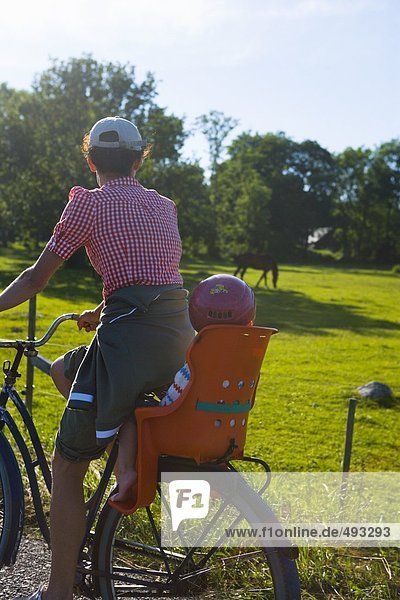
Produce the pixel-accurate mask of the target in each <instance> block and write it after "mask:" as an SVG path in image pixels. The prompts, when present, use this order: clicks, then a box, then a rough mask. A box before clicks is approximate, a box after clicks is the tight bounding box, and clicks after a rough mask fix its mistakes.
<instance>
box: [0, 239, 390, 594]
mask: <svg viewBox="0 0 400 600" xmlns="http://www.w3.org/2000/svg"><path fill="white" fill-rule="evenodd" d="M1 256H2V262H1V267H0V288H1V289H2V288H3V287H5V285H6V284H7V283H9V281H10V280H11V279H12V278H13V277H14V275H15V274H17V273H18V272H19V270H20V269H21V268H23V267H24V266H25V265H27V264H29V262H30V259H31V257H30V256H29V255H28V254H27V253H26V252H24V251H23V250H16V249H13V250H12V251H11V250H8V251H2V253H1ZM182 270H183V275H184V278H185V285H186V286H187V287H188V288H189V289H191V288H192V287H193V286H194V285H195V283H196V282H198V281H199V280H200V279H202V278H203V277H205V276H207V275H209V274H212V273H216V272H233V269H232V266H231V265H227V264H223V263H213V264H209V263H202V262H194V261H186V262H184V263H183V269H182ZM258 276H259V273H257V272H255V271H251V270H250V271H249V272H248V274H247V277H246V280H247V282H248V283H249V284H250V285H251V284H253V285H254V284H255V282H256V281H257V279H258ZM100 293H101V287H100V285H99V281H98V278H95V277H93V276H92V274H91V273H89V272H81V271H76V270H72V269H67V268H63V269H61V270H60V271H59V272H58V273H57V274H56V276H55V277H54V278H53V280H52V282H51V284H50V285H49V287H48V288H47V289H46V290H45V292H44V293H43V294H41V295H40V297H39V298H38V305H37V307H38V322H37V331H38V336H39V335H41V333H43V332H44V330H45V329H46V328H47V326H48V325H49V323H50V322H51V320H52V319H53V318H54V317H55V316H57V315H59V314H61V313H63V312H71V311H74V312H78V311H80V310H82V309H84V308H88V307H91V306H94V305H95V304H97V303H98V301H99V298H100ZM256 297H257V324H258V325H265V326H267V325H269V326H273V327H277V328H278V329H279V331H280V333H279V335H277V336H275V337H274V338H272V340H271V342H270V346H269V349H268V352H267V356H266V360H265V363H264V367H263V373H262V379H261V381H260V385H259V388H258V394H257V402H256V405H255V407H254V409H253V411H252V413H251V418H250V424H249V430H248V438H247V440H248V441H247V447H246V449H247V452H248V453H249V454H255V455H258V456H260V457H262V458H264V459H265V460H266V461H267V462H268V463H269V464H270V466H271V468H272V470H275V471H338V470H340V469H341V463H342V459H343V449H344V439H345V427H346V418H347V406H348V399H349V398H350V397H353V396H354V397H358V394H357V391H356V388H357V387H358V386H360V385H362V384H365V383H367V382H369V381H371V380H378V381H381V382H384V383H386V384H388V385H389V386H390V387H391V388H392V389H393V391H394V394H395V398H394V400H393V402H392V403H389V404H388V405H386V406H382V405H381V404H378V403H374V402H372V401H368V402H367V401H365V400H361V399H360V401H359V403H358V405H357V410H356V419H355V430H354V443H353V452H352V458H351V469H352V470H363V471H379V470H384V471H400V419H399V417H400V381H399V370H398V361H399V354H400V336H399V333H400V319H399V313H398V299H399V298H400V277H399V276H398V275H395V274H392V273H391V272H389V271H384V270H373V269H356V268H345V267H340V268H339V267H324V266H294V265H283V266H282V267H281V268H280V276H279V282H278V289H276V290H272V289H265V288H262V287H260V288H259V289H258V290H257V291H256ZM27 311H28V306H27V304H25V305H23V306H21V307H18V308H16V309H13V310H12V311H9V312H8V313H2V314H0V337H1V338H16V337H25V336H26V327H27ZM88 339H90V338H88V336H87V334H85V333H81V332H77V331H76V326H75V325H74V324H72V323H65V324H63V325H61V327H60V329H59V330H58V332H57V334H56V335H55V336H54V337H53V338H52V340H51V342H50V343H49V344H48V345H47V346H46V348H45V349H44V350H43V354H45V355H46V357H48V358H50V359H52V358H55V357H56V356H58V355H59V354H62V353H63V352H65V351H66V350H67V349H68V348H70V347H72V346H74V345H77V344H81V343H85V342H86V341H87V340H88ZM8 356H9V353H7V352H5V351H2V352H1V353H0V358H2V359H3V360H4V359H5V358H8ZM35 384H36V391H35V397H34V408H33V412H34V416H35V421H36V423H37V426H38V428H39V430H40V431H41V433H42V435H43V439H44V440H45V444H46V447H47V450H48V451H49V452H50V451H51V447H52V442H53V438H54V434H55V431H56V427H57V421H58V419H59V417H60V415H61V413H62V410H63V405H64V404H63V401H62V400H61V398H60V397H59V395H58V394H57V393H56V392H55V390H54V388H53V387H52V385H51V383H50V380H49V378H48V377H46V376H45V375H42V374H41V373H39V372H36V374H35ZM22 386H23V378H22V381H21V386H20V387H22ZM398 554H399V553H398V550H397V549H387V550H385V551H383V550H382V551H380V550H379V549H378V550H368V551H367V550H346V551H344V550H334V549H328V550H326V549H325V550H304V551H302V552H301V558H300V568H301V576H302V580H303V584H304V588H305V591H304V593H303V597H304V598H307V599H312V598H315V599H317V598H318V599H323V598H324V599H325V598H326V599H333V598H344V599H346V600H348V599H349V600H350V599H353V598H360V599H361V598H363V599H366V598H371V599H374V600H389V599H390V600H392V599H395V598H400V592H399V590H400V561H399V556H398Z"/></svg>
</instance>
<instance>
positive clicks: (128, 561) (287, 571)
mask: <svg viewBox="0 0 400 600" xmlns="http://www.w3.org/2000/svg"><path fill="white" fill-rule="evenodd" d="M253 500H254V498H253ZM230 504H231V505H232V506H234V507H235V509H236V510H238V511H240V513H241V514H242V515H243V516H245V518H246V520H247V522H248V523H250V524H251V523H263V522H265V521H264V518H265V516H266V513H265V508H266V506H265V504H264V503H263V502H262V501H261V500H260V499H259V498H258V504H257V505H256V506H255V505H254V502H252V507H251V508H250V507H249V505H248V502H247V499H244V498H242V497H240V496H235V499H234V501H231V502H230ZM143 510H145V509H140V511H143ZM140 511H138V513H134V514H133V515H129V516H124V515H121V514H120V513H118V511H116V510H115V509H114V508H112V507H110V506H109V505H107V504H106V505H105V506H104V508H103V510H102V513H101V515H100V518H99V522H98V525H97V528H96V533H95V539H94V546H93V555H92V560H93V563H92V567H93V569H94V571H95V572H97V575H96V577H95V589H96V591H97V592H98V593H99V595H100V596H101V598H102V599H103V600H116V599H117V598H125V597H127V598H134V597H136V598H138V597H139V598H140V597H142V598H146V600H147V599H148V598H150V597H152V595H157V594H160V593H162V594H164V595H165V594H169V595H170V597H173V598H175V597H178V596H180V597H182V596H183V597H184V598H191V597H197V598H200V599H201V598H202V597H203V595H204V598H207V600H209V599H211V598H215V599H218V600H223V599H226V600H228V599H229V600H232V599H234V598H241V599H247V598H252V599H253V598H264V599H271V600H272V599H274V600H299V599H300V582H299V576H298V572H297V566H296V562H295V560H292V559H291V558H290V557H289V552H285V551H284V550H283V549H280V548H271V547H261V548H260V547H258V548H256V549H254V550H253V551H252V549H251V548H250V549H249V548H243V549H241V550H239V549H237V548H234V549H231V550H233V556H234V557H235V558H234V560H235V561H236V565H238V561H239V559H243V556H240V558H239V554H238V552H244V554H245V560H246V584H245V585H246V587H245V588H243V583H242V581H241V579H240V576H239V577H238V581H237V582H236V581H234V580H235V577H232V573H230V574H229V576H228V577H226V575H225V564H226V562H227V561H229V560H232V559H231V558H229V555H228V556H227V554H226V552H227V551H226V549H219V550H216V551H215V552H214V553H213V555H212V556H211V557H210V559H211V560H212V564H211V563H210V564H207V565H205V566H204V567H202V568H201V569H200V570H198V568H197V567H196V560H197V558H196V560H193V561H190V563H189V564H187V565H186V569H185V571H184V573H181V575H180V576H179V577H178V578H177V579H176V580H175V581H173V577H174V573H175V572H177V571H176V570H177V569H178V568H179V565H181V564H182V561H183V560H184V557H185V556H186V555H187V552H188V551H189V549H180V550H179V552H173V551H172V552H169V553H168V554H169V556H168V560H169V567H170V569H171V573H172V575H168V573H165V567H164V565H165V562H164V561H165V557H164V558H163V557H162V555H161V553H160V551H159V550H158V549H157V547H156V546H155V545H151V544H150V545H149V544H142V543H141V542H139V541H138V539H137V538H138V537H139V536H137V535H136V534H128V533H126V532H128V531H132V529H133V531H135V529H136V531H137V530H138V529H139V528H140V527H141V528H143V524H144V523H145V520H144V519H143V518H142V519H141V515H140V514H139V513H140ZM269 514H270V513H269ZM129 522H131V523H132V525H129ZM128 535H129V537H128ZM139 535H140V534H139ZM143 535H146V533H144V534H143ZM198 552H199V553H200V557H204V554H205V552H207V550H206V549H204V548H199V549H198ZM250 558H251V560H252V561H253V562H252V565H251V566H252V567H253V569H254V570H259V571H261V572H262V584H261V587H260V584H258V586H259V587H256V588H255V587H251V584H249V572H250V569H249V568H248V561H249V560H250ZM160 566H162V568H163V571H160ZM266 567H268V572H267V570H266ZM174 569H175V571H174ZM219 570H222V578H220V579H219V582H217V583H216V582H215V581H208V580H209V574H211V575H212V576H214V575H215V574H216V571H219ZM224 575H225V577H224ZM140 578H141V579H140ZM259 579H260V578H259ZM209 584H210V587H207V586H208V585H209ZM231 584H233V585H234V586H235V588H234V589H232V588H231ZM256 585H257V584H256Z"/></svg>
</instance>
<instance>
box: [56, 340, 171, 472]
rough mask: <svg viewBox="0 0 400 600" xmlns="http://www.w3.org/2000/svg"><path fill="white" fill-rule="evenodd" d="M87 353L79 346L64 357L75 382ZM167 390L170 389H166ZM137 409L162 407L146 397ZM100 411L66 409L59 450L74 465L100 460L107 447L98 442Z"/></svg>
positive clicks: (65, 365)
mask: <svg viewBox="0 0 400 600" xmlns="http://www.w3.org/2000/svg"><path fill="white" fill-rule="evenodd" d="M86 351H87V346H78V347H77V348H73V349H72V350H70V351H69V352H67V353H66V354H65V355H64V375H65V377H66V378H67V379H69V380H70V381H73V380H74V378H75V375H76V372H77V371H78V368H79V365H80V364H81V362H82V360H83V358H84V356H85V354H86ZM166 387H167V386H166ZM136 406H140V407H149V408H151V407H152V406H158V402H156V401H152V400H151V399H147V398H145V397H143V398H142V399H140V400H139V401H138V402H137V403H136ZM95 423H96V409H95V407H94V406H93V407H92V409H91V410H75V409H71V408H68V407H67V408H66V409H65V411H64V414H63V416H62V418H61V422H60V426H59V430H58V432H57V436H56V442H55V444H56V448H57V451H58V452H59V453H60V454H61V456H62V457H63V458H65V459H66V460H68V461H70V462H83V461H86V460H88V461H90V460H95V459H97V458H100V456H101V455H102V454H103V453H104V451H105V449H106V448H107V444H106V445H104V446H99V443H98V439H97V438H96V425H95Z"/></svg>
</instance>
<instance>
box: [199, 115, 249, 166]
mask: <svg viewBox="0 0 400 600" xmlns="http://www.w3.org/2000/svg"><path fill="white" fill-rule="evenodd" d="M195 124H196V126H197V127H198V128H199V129H200V131H201V132H202V134H203V135H204V136H205V137H206V139H207V142H208V147H209V154H210V168H211V175H215V172H216V169H217V165H218V162H219V160H220V159H221V155H222V150H223V148H224V142H225V140H226V138H227V137H228V135H229V134H230V132H231V131H232V130H233V129H235V127H236V126H237V125H238V124H239V121H238V120H237V119H234V118H232V117H226V116H225V115H224V114H223V113H222V112H219V111H218V110H211V111H210V112H209V113H208V114H204V115H200V116H199V117H197V119H196V121H195Z"/></svg>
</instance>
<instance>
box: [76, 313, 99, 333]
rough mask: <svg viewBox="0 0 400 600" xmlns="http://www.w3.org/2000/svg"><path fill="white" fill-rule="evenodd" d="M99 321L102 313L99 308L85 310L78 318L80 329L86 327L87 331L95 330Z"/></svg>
mask: <svg viewBox="0 0 400 600" xmlns="http://www.w3.org/2000/svg"><path fill="white" fill-rule="evenodd" d="M99 323H100V313H99V311H98V310H97V308H95V309H94V310H84V311H83V313H81V314H80V315H79V318H78V327H79V329H84V330H85V331H87V332H89V331H94V330H95V329H96V327H97V325H98V324H99Z"/></svg>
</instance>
